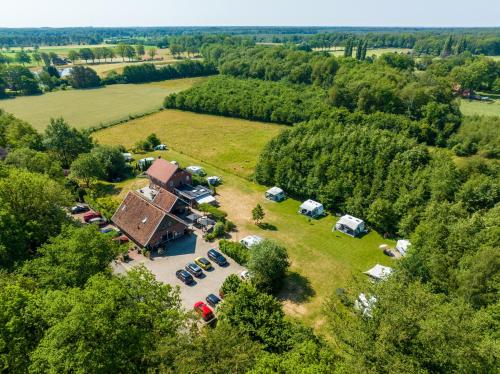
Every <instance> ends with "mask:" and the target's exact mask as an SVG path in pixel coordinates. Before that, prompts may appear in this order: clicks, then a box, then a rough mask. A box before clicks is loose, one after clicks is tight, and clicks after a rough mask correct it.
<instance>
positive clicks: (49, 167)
mask: <svg viewBox="0 0 500 374" xmlns="http://www.w3.org/2000/svg"><path fill="white" fill-rule="evenodd" d="M5 163H6V164H7V165H13V166H15V167H16V168H23V169H26V170H28V171H31V172H33V173H39V174H47V175H48V176H50V177H51V178H61V177H63V170H62V167H61V163H60V162H59V161H58V160H55V159H54V158H51V157H50V156H49V155H48V154H46V153H44V152H39V151H35V150H33V149H29V148H18V149H14V150H12V151H11V152H9V154H8V155H7V158H6V159H5Z"/></svg>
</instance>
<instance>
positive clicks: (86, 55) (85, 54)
mask: <svg viewBox="0 0 500 374" xmlns="http://www.w3.org/2000/svg"><path fill="white" fill-rule="evenodd" d="M78 55H79V56H80V58H81V59H83V60H85V63H88V61H89V60H92V59H93V58H94V53H93V52H92V50H91V49H90V48H82V49H80V50H79V51H78Z"/></svg>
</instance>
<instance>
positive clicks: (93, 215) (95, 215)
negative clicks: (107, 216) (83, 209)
mask: <svg viewBox="0 0 500 374" xmlns="http://www.w3.org/2000/svg"><path fill="white" fill-rule="evenodd" d="M100 217H102V215H101V213H99V212H88V213H86V214H84V215H83V220H84V221H85V222H89V221H90V220H91V219H94V218H100Z"/></svg>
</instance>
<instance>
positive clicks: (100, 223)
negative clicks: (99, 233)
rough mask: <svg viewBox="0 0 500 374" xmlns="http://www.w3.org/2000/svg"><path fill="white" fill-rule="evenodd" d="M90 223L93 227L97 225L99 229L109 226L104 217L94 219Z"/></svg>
mask: <svg viewBox="0 0 500 374" xmlns="http://www.w3.org/2000/svg"><path fill="white" fill-rule="evenodd" d="M88 223H89V224H91V225H97V226H99V227H103V226H106V225H107V224H108V223H107V222H106V220H105V219H104V218H102V217H96V218H92V219H91V220H89V222H88Z"/></svg>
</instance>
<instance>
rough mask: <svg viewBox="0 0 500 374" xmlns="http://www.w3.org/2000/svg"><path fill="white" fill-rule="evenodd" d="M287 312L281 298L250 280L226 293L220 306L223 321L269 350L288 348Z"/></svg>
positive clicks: (275, 350) (279, 350) (277, 350)
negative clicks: (264, 291)
mask: <svg viewBox="0 0 500 374" xmlns="http://www.w3.org/2000/svg"><path fill="white" fill-rule="evenodd" d="M284 316H285V315H284V313H283V310H282V309H281V304H280V303H279V301H278V300H276V299H275V298H274V297H273V296H271V295H267V294H265V293H262V292H260V291H258V290H257V289H256V288H255V287H254V286H253V285H251V284H250V283H248V282H244V283H243V284H242V285H241V286H240V287H239V288H238V290H237V291H236V292H234V293H231V294H229V295H228V296H226V297H225V298H224V302H223V303H222V304H221V306H220V309H219V319H220V321H221V322H226V323H228V324H229V325H231V326H233V327H234V328H236V329H239V330H241V331H242V332H243V333H245V334H248V335H249V336H250V338H251V339H252V340H254V341H257V342H259V343H261V344H262V345H263V346H264V348H265V349H266V350H268V351H270V352H282V351H284V350H286V349H287V341H288V339H289V335H288V334H289V325H288V323H287V321H286V320H285V319H284Z"/></svg>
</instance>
